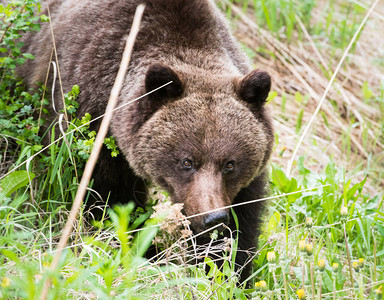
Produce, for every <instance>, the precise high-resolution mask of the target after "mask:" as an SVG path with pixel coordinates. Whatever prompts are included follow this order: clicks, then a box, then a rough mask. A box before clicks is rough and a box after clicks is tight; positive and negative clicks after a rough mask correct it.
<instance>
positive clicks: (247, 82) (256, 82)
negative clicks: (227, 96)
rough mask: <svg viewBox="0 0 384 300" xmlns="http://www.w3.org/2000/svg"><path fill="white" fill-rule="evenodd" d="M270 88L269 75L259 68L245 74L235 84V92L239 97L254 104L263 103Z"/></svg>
mask: <svg viewBox="0 0 384 300" xmlns="http://www.w3.org/2000/svg"><path fill="white" fill-rule="evenodd" d="M270 90H271V76H270V75H269V74H268V73H267V72H265V71H261V70H254V71H252V72H251V73H249V74H248V75H247V76H245V77H244V78H243V79H242V80H241V81H240V82H239V83H238V85H237V93H238V95H239V96H240V98H241V99H243V100H244V101H246V102H248V103H250V104H256V105H263V104H264V103H265V102H266V100H267V97H268V94H269V91H270Z"/></svg>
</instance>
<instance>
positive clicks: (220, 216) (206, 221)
mask: <svg viewBox="0 0 384 300" xmlns="http://www.w3.org/2000/svg"><path fill="white" fill-rule="evenodd" d="M220 223H223V224H224V225H228V223H229V214H228V212H227V211H225V210H219V211H215V212H212V213H209V214H207V215H206V216H204V218H203V226H204V227H205V228H207V229H208V228H211V227H213V226H215V225H217V224H220Z"/></svg>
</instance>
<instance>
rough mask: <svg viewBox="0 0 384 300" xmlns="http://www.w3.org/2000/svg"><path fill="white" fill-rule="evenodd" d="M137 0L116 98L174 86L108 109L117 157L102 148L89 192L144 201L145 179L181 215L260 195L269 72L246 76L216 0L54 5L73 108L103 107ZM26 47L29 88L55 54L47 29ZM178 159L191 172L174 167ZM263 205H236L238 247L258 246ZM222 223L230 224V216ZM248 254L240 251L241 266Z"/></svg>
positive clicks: (268, 144)
mask: <svg viewBox="0 0 384 300" xmlns="http://www.w3.org/2000/svg"><path fill="white" fill-rule="evenodd" d="M141 2H144V3H145V4H146V10H145V13H144V18H143V21H142V25H141V29H140V33H139V35H138V38H137V41H136V45H135V49H134V53H133V56H132V60H131V64H130V67H129V71H128V75H127V78H126V81H125V84H124V87H123V89H122V91H121V95H120V98H119V105H121V104H123V103H126V102H127V101H129V100H132V99H134V98H136V97H138V96H140V95H142V94H144V93H145V92H146V91H149V90H151V89H153V88H155V87H157V86H159V85H161V84H162V83H165V82H168V81H169V80H172V81H173V83H172V84H171V85H169V86H167V87H166V88H165V89H163V90H160V91H159V92H157V93H155V94H153V95H151V96H148V97H146V98H144V99H142V100H140V101H137V102H135V103H133V104H131V105H128V106H125V107H124V108H122V109H120V110H118V111H116V113H115V115H114V118H113V121H112V124H111V128H110V131H111V133H112V134H113V135H114V136H115V137H116V139H117V142H118V145H119V148H120V149H121V152H122V153H123V155H122V156H120V157H118V158H116V159H111V157H109V156H108V153H106V152H103V153H102V155H101V157H100V159H99V164H98V167H97V168H96V170H95V187H96V189H97V190H98V191H99V192H100V193H101V194H102V196H103V197H105V198H106V197H107V196H108V193H109V192H111V202H112V203H114V202H125V201H129V200H132V199H133V198H138V199H142V198H145V196H144V197H142V195H143V194H142V192H144V191H145V190H144V187H143V180H144V181H151V182H154V183H155V184H157V185H159V186H161V187H163V188H164V189H166V190H167V191H168V192H169V193H170V195H171V198H172V200H173V201H175V202H182V203H184V210H185V213H186V214H187V215H194V214H198V213H201V212H204V211H209V210H212V209H216V208H219V207H222V206H227V205H230V204H232V203H240V202H244V201H247V200H252V199H257V198H260V197H263V196H264V195H265V193H266V176H265V173H266V170H265V168H266V163H267V161H268V159H269V157H270V154H271V149H272V143H273V131H272V126H271V120H270V117H269V112H268V111H267V109H266V107H265V106H264V101H265V99H266V97H267V95H268V92H269V89H270V84H271V82H270V77H269V75H268V74H267V73H265V72H262V71H254V72H250V71H251V68H250V64H249V62H248V60H247V58H246V57H245V55H244V54H243V53H242V52H241V51H240V50H239V47H238V45H237V43H236V42H235V41H234V39H233V37H232V36H231V35H230V33H229V29H228V25H227V23H226V22H225V20H224V18H223V16H222V15H221V14H220V13H219V11H218V10H217V8H216V7H215V5H214V3H213V1H210V0H143V1H138V0H117V1H116V0H103V1H91V0H83V1H77V0H67V1H58V0H56V1H50V2H49V3H50V4H49V5H50V8H51V14H52V24H53V31H54V34H55V38H56V47H57V51H58V57H59V65H60V71H61V77H62V82H63V88H64V91H68V90H69V89H70V88H71V86H72V85H74V84H78V85H79V86H80V90H81V94H80V98H79V104H80V112H79V113H80V114H82V113H85V112H89V113H91V115H92V116H93V117H96V116H98V115H100V114H101V113H103V112H104V110H105V107H106V102H107V99H108V95H109V92H110V90H111V87H112V84H113V82H114V79H115V76H116V73H117V69H118V66H119V62H120V59H121V54H122V51H123V47H124V38H125V37H126V36H127V34H128V32H129V26H130V24H131V22H132V17H133V13H134V10H135V8H136V6H137V5H138V4H139V3H141ZM25 42H26V48H25V49H24V51H26V52H30V53H32V54H34V55H35V56H36V60H34V61H31V62H30V63H28V64H25V65H24V66H23V67H22V68H21V69H20V70H19V72H20V74H21V75H23V76H24V77H25V78H26V79H27V80H28V83H29V84H31V85H32V84H33V83H34V82H35V81H44V78H45V74H46V70H47V67H48V64H49V58H50V55H51V51H52V41H51V34H50V29H49V26H44V27H43V28H42V30H41V31H40V32H39V33H38V34H35V35H30V36H28V37H27V38H26V39H25ZM58 98H59V97H58ZM57 102H59V101H57ZM57 105H59V103H57ZM183 159H189V160H190V161H191V162H192V166H191V168H188V169H185V168H184V167H183V166H182V163H181V162H182V161H183ZM228 162H234V166H235V167H234V169H233V170H230V171H228V170H226V169H225V166H226V164H227V163H228ZM137 191H139V192H138V193H137ZM262 211H263V205H262V204H260V203H255V204H252V205H248V206H244V207H243V206H240V207H238V208H236V209H235V212H236V214H237V216H238V218H239V226H240V232H241V233H240V236H239V247H240V248H241V250H250V249H253V248H254V247H255V246H256V237H257V235H258V233H259V223H260V217H261V215H262ZM191 221H192V226H193V228H194V230H195V231H200V230H201V229H203V227H204V226H203V217H196V218H193V219H191ZM230 226H231V227H232V229H236V228H235V224H234V221H233V219H232V218H231V221H230ZM246 258H247V256H246V255H245V253H244V252H241V253H240V254H239V255H238V258H237V262H238V263H239V264H240V265H242V264H244V263H245V261H246ZM249 267H250V265H248V266H247V268H246V271H245V272H243V278H245V276H246V275H248V274H249Z"/></svg>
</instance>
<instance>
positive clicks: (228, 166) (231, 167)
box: [225, 161, 235, 172]
mask: <svg viewBox="0 0 384 300" xmlns="http://www.w3.org/2000/svg"><path fill="white" fill-rule="evenodd" d="M234 169H235V163H234V162H233V161H229V162H227V163H226V165H225V171H226V172H231V171H233V170H234Z"/></svg>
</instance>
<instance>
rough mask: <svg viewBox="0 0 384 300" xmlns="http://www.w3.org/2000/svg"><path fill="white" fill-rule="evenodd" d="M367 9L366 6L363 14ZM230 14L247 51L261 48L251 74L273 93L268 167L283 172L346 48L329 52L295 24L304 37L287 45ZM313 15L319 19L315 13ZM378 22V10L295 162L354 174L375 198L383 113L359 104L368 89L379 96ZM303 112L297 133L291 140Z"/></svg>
mask: <svg viewBox="0 0 384 300" xmlns="http://www.w3.org/2000/svg"><path fill="white" fill-rule="evenodd" d="M227 5H229V4H228V3H227ZM370 5H371V3H368V4H365V6H366V7H367V10H368V8H369V7H370ZM318 7H321V6H318ZM248 11H251V10H248ZM232 14H233V18H234V21H233V24H234V25H235V35H236V37H237V38H238V39H239V40H240V41H241V42H242V43H243V44H244V45H245V46H246V47H247V48H250V49H254V50H256V49H264V51H255V57H254V63H255V67H257V68H261V69H264V70H267V71H268V72H269V73H270V74H271V75H272V78H273V87H272V90H273V91H276V92H277V93H278V96H277V97H276V98H274V99H273V101H271V103H270V104H269V105H270V106H271V107H272V110H273V111H274V119H275V130H276V132H277V134H278V139H279V142H278V143H277V144H276V149H275V152H274V155H273V158H272V161H273V162H276V163H278V164H279V165H282V166H284V167H285V168H286V167H287V164H288V161H289V160H290V159H291V157H292V154H293V150H294V148H295V146H296V143H297V142H298V140H299V137H300V135H301V134H302V132H303V129H304V127H305V126H306V124H307V123H308V122H309V120H310V118H311V116H312V114H313V113H314V111H315V109H316V106H317V104H318V103H319V101H320V99H321V96H322V94H323V93H324V90H325V89H326V86H327V85H328V82H329V79H330V77H331V75H332V72H333V70H334V69H335V68H336V66H337V64H338V63H339V61H340V58H341V56H342V54H343V51H344V49H338V50H336V51H335V50H333V49H331V47H330V46H329V45H328V43H327V40H326V39H325V38H320V37H311V36H310V35H309V34H308V32H307V29H306V28H305V27H304V25H303V24H300V27H301V30H302V38H301V39H299V37H298V36H297V39H293V41H294V42H292V43H286V42H285V41H283V40H279V39H277V38H276V37H275V36H273V35H272V34H271V33H270V32H269V31H267V30H265V29H264V28H261V27H260V26H258V25H257V24H256V22H255V20H254V16H253V15H252V13H251V12H248V13H247V14H244V13H242V11H241V10H240V9H239V8H237V7H232ZM314 15H316V16H317V17H319V16H320V17H321V12H320V9H319V8H318V9H317V10H315V12H314ZM383 15H384V4H383V3H379V4H378V5H377V6H376V8H375V10H374V13H373V14H372V15H371V16H370V18H369V19H368V22H367V24H366V26H365V28H364V29H363V31H362V33H361V37H360V39H359V40H358V42H357V44H356V49H355V51H354V52H352V53H349V54H348V56H347V59H346V61H345V62H344V64H343V65H342V67H341V69H340V72H339V73H338V75H337V77H336V80H335V83H334V84H333V85H332V87H331V89H330V91H329V93H328V96H327V98H326V100H325V101H324V103H323V105H322V107H321V111H320V114H319V115H317V118H316V119H315V121H314V123H313V125H312V127H311V129H310V131H309V134H308V135H307V136H306V138H305V139H304V141H303V144H302V145H301V147H300V148H299V151H298V155H297V157H296V159H297V158H298V157H299V156H302V155H304V156H305V157H306V167H308V168H310V169H312V170H314V171H316V170H318V169H322V168H324V167H325V166H326V165H327V163H328V161H329V158H332V159H333V160H334V161H335V162H336V163H337V164H338V165H340V166H343V167H344V168H345V169H346V170H347V171H353V170H354V171H355V172H356V174H357V177H356V180H361V179H362V178H363V177H364V176H365V175H368V181H367V185H366V186H367V187H368V188H369V190H370V192H371V193H373V194H376V193H377V192H378V191H377V187H383V186H384V178H383V174H382V173H380V170H381V169H383V167H384V145H383V139H382V126H383V121H384V120H383V116H382V114H383V112H382V111H380V109H379V108H378V107H376V106H375V103H369V102H368V101H364V99H363V92H362V85H363V83H364V82H365V81H366V82H368V85H369V87H370V88H371V89H372V91H373V93H374V94H376V95H378V94H379V88H380V82H381V81H383V80H384V75H383V74H384V67H383V65H381V66H380V64H379V63H377V61H380V59H381V60H382V59H383V53H384V31H383V30H382V28H384V18H383ZM363 17H364V16H363ZM299 23H300V21H299ZM296 35H298V33H297V32H296ZM266 53H267V54H266ZM297 92H299V93H300V94H302V95H308V96H309V97H308V101H307V102H305V101H303V102H302V103H300V102H298V101H296V100H295V97H294V95H295V94H296V93H297ZM284 94H286V97H287V99H286V103H285V111H282V105H283V97H282V95H284ZM304 98H305V97H304ZM301 110H303V120H302V126H301V129H300V131H299V132H297V133H296V131H295V127H296V122H297V117H298V115H299V113H300V111H301ZM324 119H326V120H327V123H328V124H327V123H326V122H325V121H324ZM349 139H350V140H349ZM348 143H350V146H349V144H348ZM348 152H350V153H348ZM279 153H282V155H279Z"/></svg>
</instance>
